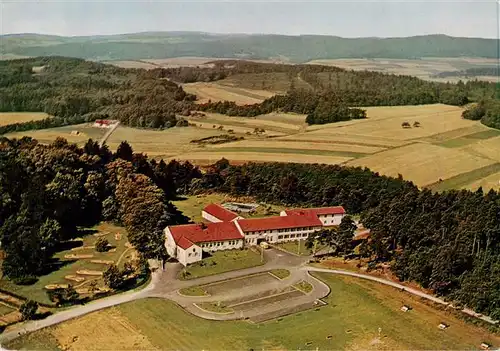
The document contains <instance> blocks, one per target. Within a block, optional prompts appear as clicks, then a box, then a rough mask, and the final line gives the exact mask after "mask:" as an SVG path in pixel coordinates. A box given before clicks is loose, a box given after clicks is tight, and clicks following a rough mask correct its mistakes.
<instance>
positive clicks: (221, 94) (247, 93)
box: [182, 82, 274, 105]
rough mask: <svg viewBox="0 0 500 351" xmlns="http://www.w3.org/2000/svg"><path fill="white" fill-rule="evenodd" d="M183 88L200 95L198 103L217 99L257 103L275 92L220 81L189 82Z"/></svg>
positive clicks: (237, 102)
mask: <svg viewBox="0 0 500 351" xmlns="http://www.w3.org/2000/svg"><path fill="white" fill-rule="evenodd" d="M182 88H183V89H184V90H185V91H186V92H187V93H190V94H195V95H196V96H197V97H198V100H197V102H198V103H206V102H208V100H211V101H212V102H215V101H234V102H235V103H236V104H238V105H247V104H257V103H260V102H262V101H263V100H265V99H267V98H269V97H271V96H273V95H274V93H271V92H269V91H266V90H252V89H244V88H236V87H231V86H224V85H220V84H218V83H204V82H196V83H188V84H184V85H183V86H182Z"/></svg>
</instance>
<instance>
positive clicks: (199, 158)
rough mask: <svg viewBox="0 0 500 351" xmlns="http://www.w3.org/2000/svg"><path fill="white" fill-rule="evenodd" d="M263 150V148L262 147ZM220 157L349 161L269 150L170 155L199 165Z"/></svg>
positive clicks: (337, 162) (233, 159)
mask: <svg viewBox="0 0 500 351" xmlns="http://www.w3.org/2000/svg"><path fill="white" fill-rule="evenodd" d="M262 150H263V151H264V150H265V149H262ZM221 158H226V159H228V160H230V161H233V162H235V163H244V162H248V161H254V162H296V163H326V164H340V163H344V162H346V161H349V160H350V159H351V158H350V157H342V156H325V155H311V154H285V153H280V152H277V153H271V152H269V153H268V152H245V151H224V150H213V152H207V151H201V152H191V153H185V154H181V155H177V156H174V157H171V159H176V160H188V161H191V162H194V163H196V164H200V165H208V164H213V163H214V162H217V161H218V160H220V159H221Z"/></svg>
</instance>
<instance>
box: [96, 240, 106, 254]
mask: <svg viewBox="0 0 500 351" xmlns="http://www.w3.org/2000/svg"><path fill="white" fill-rule="evenodd" d="M95 250H96V251H97V252H106V251H108V250H109V241H108V240H107V239H106V238H99V239H97V241H96V242H95Z"/></svg>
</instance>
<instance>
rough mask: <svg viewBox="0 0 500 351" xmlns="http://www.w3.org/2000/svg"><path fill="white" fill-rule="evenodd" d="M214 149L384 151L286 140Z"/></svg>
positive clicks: (232, 145) (249, 141)
mask: <svg viewBox="0 0 500 351" xmlns="http://www.w3.org/2000/svg"><path fill="white" fill-rule="evenodd" d="M213 148H214V149H226V148H245V149H254V150H255V151H258V150H257V149H260V148H262V149H264V152H265V149H292V150H297V151H296V153H301V151H303V152H304V153H307V151H309V150H313V151H339V152H353V153H360V154H372V153H374V152H379V151H383V150H385V148H382V147H376V146H364V145H352V144H341V143H311V142H307V141H304V142H301V143H300V144H298V143H297V142H293V141H286V140H277V139H274V140H262V141H259V140H242V141H236V142H232V143H226V144H222V145H215V146H213Z"/></svg>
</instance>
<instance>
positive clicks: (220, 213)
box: [203, 204, 238, 222]
mask: <svg viewBox="0 0 500 351" xmlns="http://www.w3.org/2000/svg"><path fill="white" fill-rule="evenodd" d="M203 211H205V212H206V213H208V214H211V215H212V216H214V217H215V218H218V219H220V220H221V221H222V222H230V221H232V220H233V219H235V218H236V217H238V214H236V213H234V212H232V211H229V210H228V209H226V208H224V207H222V206H221V205H217V204H210V205H207V206H206V207H205V208H204V209H203Z"/></svg>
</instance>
